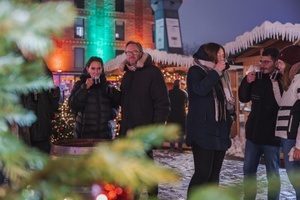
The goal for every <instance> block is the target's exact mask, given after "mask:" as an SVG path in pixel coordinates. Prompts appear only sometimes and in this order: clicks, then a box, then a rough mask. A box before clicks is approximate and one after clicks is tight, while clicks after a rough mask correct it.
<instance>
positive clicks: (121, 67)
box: [119, 52, 152, 72]
mask: <svg viewBox="0 0 300 200" xmlns="http://www.w3.org/2000/svg"><path fill="white" fill-rule="evenodd" d="M151 64H152V57H151V56H150V55H149V54H148V53H145V52H144V53H143V56H142V58H141V59H140V60H138V62H137V64H136V66H128V65H127V60H126V59H125V60H123V61H122V62H121V63H120V65H119V70H120V71H121V72H123V71H128V70H131V71H135V70H137V69H139V68H142V67H144V66H147V65H151Z"/></svg>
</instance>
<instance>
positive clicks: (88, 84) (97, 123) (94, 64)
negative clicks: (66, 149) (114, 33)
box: [69, 56, 119, 139]
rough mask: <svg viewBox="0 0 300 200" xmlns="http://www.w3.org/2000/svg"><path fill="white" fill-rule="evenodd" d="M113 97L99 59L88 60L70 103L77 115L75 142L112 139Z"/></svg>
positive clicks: (114, 116)
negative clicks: (80, 139)
mask: <svg viewBox="0 0 300 200" xmlns="http://www.w3.org/2000/svg"><path fill="white" fill-rule="evenodd" d="M116 95H118V90H116V89H115V88H114V87H109V84H108V83H107V81H106V78H105V74H104V68H103V61H102V59H101V58H99V57H96V56H94V57H91V58H90V59H89V60H88V62H87V63H86V67H85V70H84V72H83V73H82V75H81V76H80V80H79V81H77V82H76V83H75V85H74V88H73V90H72V92H71V95H70V99H69V105H70V108H71V109H72V110H73V111H75V113H76V122H75V130H74V131H75V133H74V134H75V138H90V139H113V138H114V135H113V129H112V126H111V124H110V122H109V121H110V120H113V119H114V118H116V117H117V114H118V109H119V106H118V102H117V101H114V96H116Z"/></svg>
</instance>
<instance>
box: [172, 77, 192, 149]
mask: <svg viewBox="0 0 300 200" xmlns="http://www.w3.org/2000/svg"><path fill="white" fill-rule="evenodd" d="M180 86H181V81H180V80H175V81H174V83H173V89H171V90H170V91H169V98H170V102H171V112H170V115H169V117H168V123H177V124H178V125H179V126H180V127H181V135H180V136H179V138H178V150H179V151H181V150H182V145H183V143H184V134H185V130H186V107H187V105H188V95H187V92H186V91H184V90H182V89H181V88H180ZM170 148H171V149H172V150H174V149H175V141H170Z"/></svg>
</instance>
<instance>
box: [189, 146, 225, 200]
mask: <svg viewBox="0 0 300 200" xmlns="http://www.w3.org/2000/svg"><path fill="white" fill-rule="evenodd" d="M192 151H193V158H194V168H195V172H194V175H193V176H192V179H191V181H190V184H189V187H188V194H187V195H188V198H187V199H189V197H190V195H191V191H192V190H193V189H194V188H196V187H197V186H200V185H204V184H217V185H219V178H220V171H221V167H222V164H223V160H224V157H225V152H226V151H218V150H206V149H202V148H201V147H199V146H196V145H193V146H192Z"/></svg>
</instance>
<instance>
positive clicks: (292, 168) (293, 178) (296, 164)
mask: <svg viewBox="0 0 300 200" xmlns="http://www.w3.org/2000/svg"><path fill="white" fill-rule="evenodd" d="M281 144H282V152H283V159H284V166H285V169H286V172H287V175H288V177H289V180H290V182H291V184H292V185H293V187H294V189H295V192H296V198H297V200H300V183H299V181H297V179H299V178H300V175H299V169H300V161H289V155H288V154H289V152H290V150H291V148H292V147H294V146H295V144H296V140H290V139H281ZM297 182H298V183H297Z"/></svg>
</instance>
